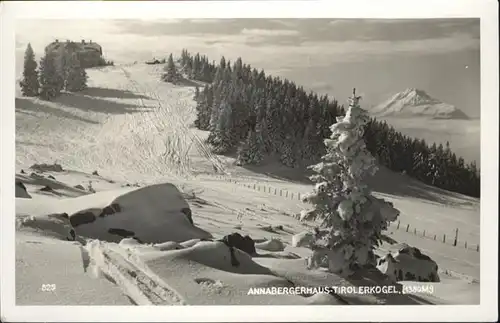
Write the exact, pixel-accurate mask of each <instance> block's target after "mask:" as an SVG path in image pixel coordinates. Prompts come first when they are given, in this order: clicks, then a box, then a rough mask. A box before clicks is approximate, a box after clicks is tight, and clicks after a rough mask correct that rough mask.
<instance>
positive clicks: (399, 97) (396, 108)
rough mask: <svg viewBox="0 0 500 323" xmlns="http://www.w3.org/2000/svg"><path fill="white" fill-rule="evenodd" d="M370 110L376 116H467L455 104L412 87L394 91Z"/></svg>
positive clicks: (452, 117) (446, 117) (438, 117)
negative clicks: (442, 100)
mask: <svg viewBox="0 0 500 323" xmlns="http://www.w3.org/2000/svg"><path fill="white" fill-rule="evenodd" d="M370 112H371V113H372V114H374V115H376V116H395V117H398V116H399V117H411V116H420V117H428V118H432V119H468V116H467V115H466V114H465V113H464V112H462V111H461V110H459V109H457V108H456V107H455V106H453V105H451V104H448V103H444V102H441V101H439V100H438V99H435V98H433V97H431V96H430V95H429V94H427V92H425V91H424V90H421V89H418V88H413V87H412V88H407V89H405V90H403V91H401V92H399V93H396V94H395V95H393V96H392V97H390V98H389V99H388V100H386V101H384V102H382V103H381V104H379V105H377V106H375V107H374V108H373V109H371V111H370Z"/></svg>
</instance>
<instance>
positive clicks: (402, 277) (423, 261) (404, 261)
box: [377, 244, 440, 282]
mask: <svg viewBox="0 0 500 323" xmlns="http://www.w3.org/2000/svg"><path fill="white" fill-rule="evenodd" d="M377 268H378V269H379V270H380V271H381V272H382V273H384V274H386V275H388V276H389V277H391V278H392V279H393V280H394V281H419V282H439V281H440V279H439V274H438V265H437V263H436V262H435V261H434V260H432V259H431V258H430V257H429V256H427V255H424V254H422V253H421V252H420V250H419V249H418V248H415V247H411V246H409V245H407V244H401V245H399V246H397V247H396V250H395V251H394V252H391V253H388V254H387V255H385V256H384V257H382V258H380V259H379V260H378V264H377Z"/></svg>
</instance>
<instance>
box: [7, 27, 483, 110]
mask: <svg viewBox="0 0 500 323" xmlns="http://www.w3.org/2000/svg"><path fill="white" fill-rule="evenodd" d="M55 39H60V40H65V39H71V40H75V41H79V40H81V39H87V40H92V41H95V42H98V43H99V44H101V45H102V47H103V51H104V55H105V56H106V58H108V59H110V60H113V61H115V62H117V63H119V62H132V61H136V60H137V61H143V60H147V59H150V58H152V57H153V56H155V57H164V56H166V55H168V54H169V53H170V52H173V53H174V55H176V54H177V55H178V54H179V53H180V51H181V49H182V48H187V49H188V50H189V51H191V52H200V53H201V54H205V55H207V56H208V57H209V59H211V60H216V61H218V60H219V59H220V57H221V56H222V55H224V56H225V57H226V58H227V59H230V60H234V59H236V58H237V57H242V59H243V62H245V63H249V64H251V65H252V67H255V68H257V69H259V70H260V69H264V70H265V71H266V72H267V73H270V74H273V75H277V76H282V77H286V78H289V79H291V80H293V81H295V82H296V83H297V84H299V85H302V86H304V87H305V88H306V89H310V90H314V91H316V92H319V93H321V94H328V95H329V96H330V97H334V98H336V99H338V100H339V101H340V102H341V103H345V101H346V99H347V97H348V96H349V94H350V93H351V92H352V88H353V87H356V88H357V89H358V90H357V91H358V93H361V94H362V95H363V104H365V105H366V108H369V107H371V106H374V105H377V104H378V103H380V102H382V101H384V100H385V99H387V98H388V97H390V96H391V95H392V94H395V93H397V92H400V91H403V90H404V89H405V88H408V87H414V88H419V89H422V90H424V91H426V92H427V93H428V94H430V95H431V96H432V97H435V98H437V99H440V100H441V101H444V102H447V103H450V104H453V105H455V106H456V107H457V108H459V109H461V110H462V111H464V112H465V113H466V114H467V115H469V116H470V117H473V118H478V117H479V113H480V62H479V61H480V50H479V49H480V40H479V19H461V18H460V19H404V20H395V19H372V20H369V19H182V20H175V19H170V20H136V19H134V20H111V19H100V20H92V19H82V20H74V19H72V20H18V21H16V60H17V61H16V70H17V73H18V75H19V74H20V73H21V70H22V57H23V53H24V50H25V48H26V45H27V43H28V42H31V44H32V46H33V48H34V50H35V54H37V57H38V58H39V57H40V55H41V54H43V48H44V47H45V45H46V44H47V43H49V42H51V41H53V40H55Z"/></svg>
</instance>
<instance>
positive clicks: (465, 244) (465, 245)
mask: <svg viewBox="0 0 500 323" xmlns="http://www.w3.org/2000/svg"><path fill="white" fill-rule="evenodd" d="M465 249H467V241H465Z"/></svg>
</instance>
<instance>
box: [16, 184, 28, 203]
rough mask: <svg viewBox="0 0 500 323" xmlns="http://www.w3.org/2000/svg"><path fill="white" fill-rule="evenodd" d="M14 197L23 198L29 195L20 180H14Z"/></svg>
mask: <svg viewBox="0 0 500 323" xmlns="http://www.w3.org/2000/svg"><path fill="white" fill-rule="evenodd" d="M16 197H19V198H23V199H30V198H31V195H29V193H28V190H27V189H26V186H24V184H23V183H22V182H20V181H16Z"/></svg>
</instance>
